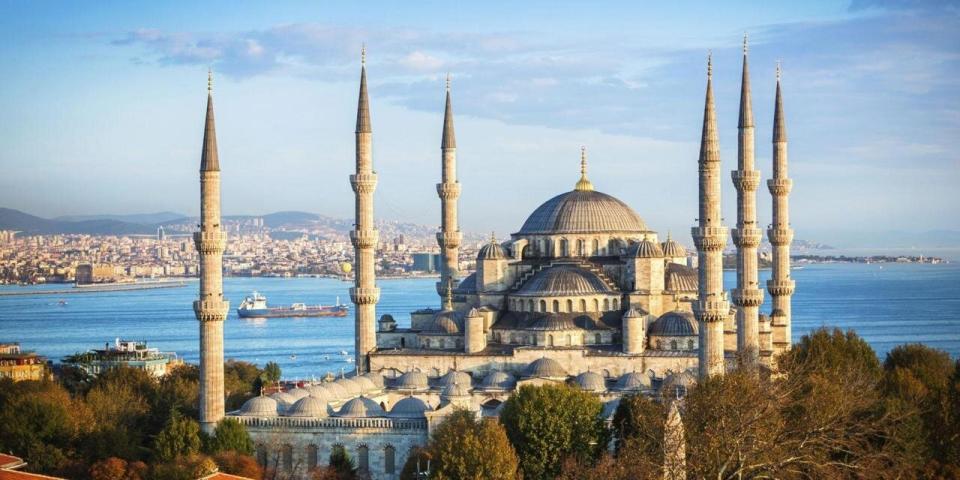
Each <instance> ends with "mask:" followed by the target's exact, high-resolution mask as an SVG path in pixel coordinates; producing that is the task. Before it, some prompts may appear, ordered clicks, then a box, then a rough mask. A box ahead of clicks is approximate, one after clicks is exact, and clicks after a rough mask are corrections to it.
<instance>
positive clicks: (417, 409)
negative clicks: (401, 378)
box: [387, 397, 430, 418]
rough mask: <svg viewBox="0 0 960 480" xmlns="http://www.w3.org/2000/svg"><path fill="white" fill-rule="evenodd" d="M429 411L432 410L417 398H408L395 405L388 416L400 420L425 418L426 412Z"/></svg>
mask: <svg viewBox="0 0 960 480" xmlns="http://www.w3.org/2000/svg"><path fill="white" fill-rule="evenodd" d="M427 410H430V407H429V406H427V404H426V403H424V401H423V400H420V399H419V398H416V397H407V398H404V399H402V400H400V401H399V402H397V403H396V404H394V405H393V408H391V409H390V413H389V414H388V415H387V416H390V417H399V418H421V417H423V414H424V412H426V411H427Z"/></svg>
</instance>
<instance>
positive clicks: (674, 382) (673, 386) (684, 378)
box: [660, 370, 697, 395]
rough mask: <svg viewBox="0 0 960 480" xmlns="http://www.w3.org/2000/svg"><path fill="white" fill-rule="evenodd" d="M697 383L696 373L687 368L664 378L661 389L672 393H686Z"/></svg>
mask: <svg viewBox="0 0 960 480" xmlns="http://www.w3.org/2000/svg"><path fill="white" fill-rule="evenodd" d="M696 384H697V377H696V375H694V374H692V373H690V372H689V371H687V370H684V371H682V372H675V373H671V374H670V375H668V376H667V378H665V379H664V380H663V383H662V384H661V385H660V391H661V392H664V393H668V394H670V395H685V394H686V393H687V390H689V389H690V388H692V387H693V386H694V385H696Z"/></svg>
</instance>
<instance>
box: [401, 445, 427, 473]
mask: <svg viewBox="0 0 960 480" xmlns="http://www.w3.org/2000/svg"><path fill="white" fill-rule="evenodd" d="M432 468H433V454H431V453H430V450H428V449H427V448H424V447H413V448H411V449H410V455H409V456H408V457H407V461H406V462H404V464H403V469H402V470H401V471H400V480H421V477H420V476H419V474H420V472H426V471H428V470H429V469H432Z"/></svg>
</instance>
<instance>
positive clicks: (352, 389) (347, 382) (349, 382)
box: [333, 378, 363, 397]
mask: <svg viewBox="0 0 960 480" xmlns="http://www.w3.org/2000/svg"><path fill="white" fill-rule="evenodd" d="M333 383H336V384H339V385H340V386H341V387H343V389H344V390H346V391H347V393H348V394H349V395H350V396H351V397H353V396H356V395H360V394H361V393H363V386H362V385H360V384H359V383H357V381H356V380H354V379H352V378H341V379H340V380H337V381H336V382H333Z"/></svg>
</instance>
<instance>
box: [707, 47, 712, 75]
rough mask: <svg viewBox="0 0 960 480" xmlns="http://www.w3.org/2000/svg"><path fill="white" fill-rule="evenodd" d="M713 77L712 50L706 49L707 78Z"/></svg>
mask: <svg viewBox="0 0 960 480" xmlns="http://www.w3.org/2000/svg"><path fill="white" fill-rule="evenodd" d="M711 78H713V50H707V80H710V79H711Z"/></svg>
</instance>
